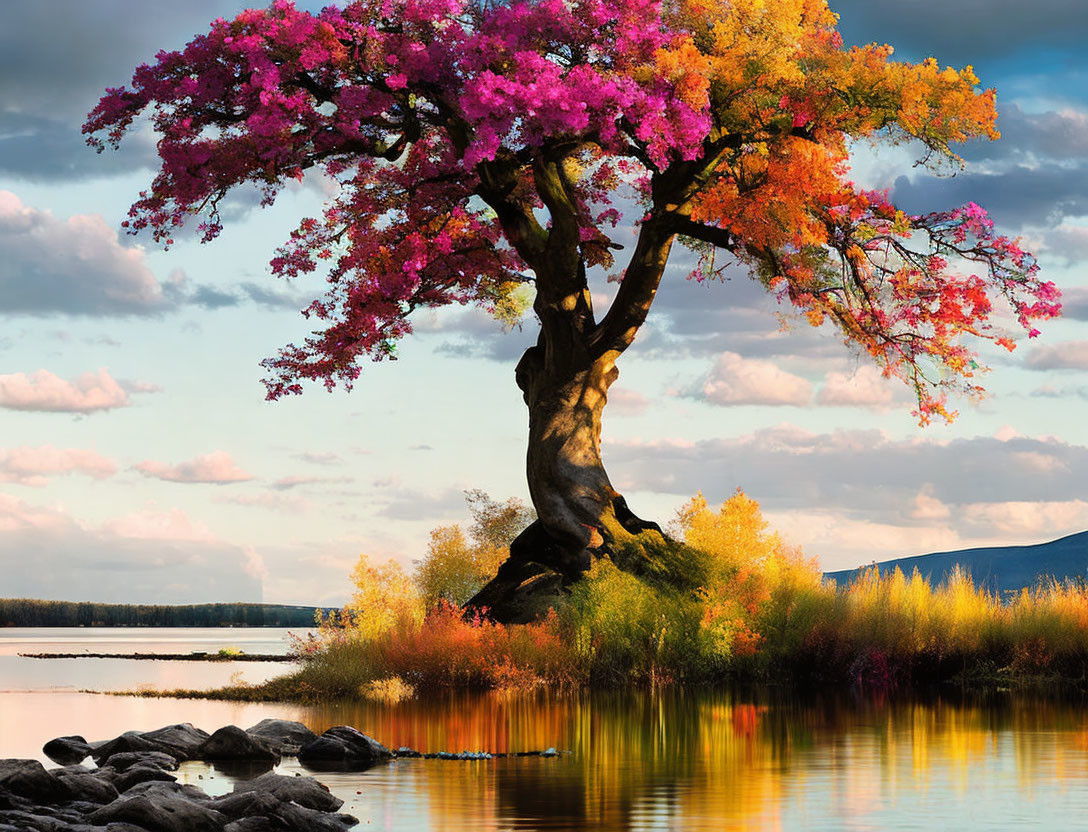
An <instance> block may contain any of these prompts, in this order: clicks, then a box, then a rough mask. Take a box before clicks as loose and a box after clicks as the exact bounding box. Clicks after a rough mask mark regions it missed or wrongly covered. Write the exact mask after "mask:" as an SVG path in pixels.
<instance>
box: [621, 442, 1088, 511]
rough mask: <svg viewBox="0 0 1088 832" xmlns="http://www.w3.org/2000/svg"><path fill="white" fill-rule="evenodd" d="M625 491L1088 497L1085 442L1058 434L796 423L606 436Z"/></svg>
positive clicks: (899, 507)
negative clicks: (905, 434)
mask: <svg viewBox="0 0 1088 832" xmlns="http://www.w3.org/2000/svg"><path fill="white" fill-rule="evenodd" d="M604 454H605V458H606V461H607V464H608V466H609V471H610V472H611V474H612V479H613V481H614V482H616V483H617V487H618V488H620V490H627V491H630V490H634V489H638V490H642V491H657V492H662V493H667V494H676V495H682V496H690V495H692V494H695V493H696V492H697V491H700V490H701V491H703V492H704V493H705V494H707V495H708V497H710V496H711V495H722V496H723V497H724V496H725V495H728V494H730V493H731V492H732V491H733V489H735V488H736V487H737V486H741V487H742V488H744V490H745V491H746V492H748V493H749V494H751V495H752V496H753V497H755V498H756V499H759V500H761V501H765V502H766V504H767V505H768V506H769V507H771V508H773V509H775V510H785V509H797V510H815V509H821V510H822V509H833V510H835V511H840V512H846V513H848V514H850V515H851V516H864V517H866V518H867V519H870V520H871V519H884V520H887V519H894V520H897V521H901V520H902V519H904V518H905V517H907V516H908V514H907V512H909V509H908V507H910V506H913V505H914V502H915V498H916V496H917V495H918V493H919V492H920V491H921V490H922V489H923V488H925V487H927V484H928V487H930V488H931V491H930V492H928V495H929V496H931V497H932V498H933V499H935V500H939V501H941V502H942V503H945V504H947V505H962V504H964V503H967V502H1008V501H1027V502H1037V501H1050V500H1054V499H1055V498H1056V497H1059V496H1060V499H1062V500H1076V499H1088V447H1086V446H1083V445H1077V444H1072V443H1068V442H1063V441H1061V440H1058V439H1054V438H1030V437H1013V436H1008V437H1006V438H1005V439H1004V440H1002V439H999V438H997V437H988V436H980V437H974V438H970V439H953V440H946V441H942V440H938V439H930V438H924V439H923V438H912V439H893V438H891V437H890V436H888V435H887V434H885V433H884V432H882V431H879V430H835V431H832V432H830V433H815V432H812V431H809V430H806V429H804V428H801V427H797V426H795V425H789V424H784V425H779V426H776V427H771V428H761V429H758V430H756V431H753V432H752V433H749V434H746V435H744V436H739V437H736V438H732V439H705V440H700V441H698V442H691V441H687V440H676V439H660V440H654V441H641V442H639V441H623V442H606V443H605V445H604Z"/></svg>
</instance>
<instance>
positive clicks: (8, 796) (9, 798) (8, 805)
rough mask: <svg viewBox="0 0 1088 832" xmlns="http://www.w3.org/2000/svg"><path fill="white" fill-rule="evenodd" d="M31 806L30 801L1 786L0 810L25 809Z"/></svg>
mask: <svg viewBox="0 0 1088 832" xmlns="http://www.w3.org/2000/svg"><path fill="white" fill-rule="evenodd" d="M30 805H31V803H30V801H29V800H27V799H26V798H25V797H19V796H18V795H17V794H13V793H12V792H11V791H10V790H9V789H7V788H5V787H4V786H0V809H25V808H26V807H27V806H30Z"/></svg>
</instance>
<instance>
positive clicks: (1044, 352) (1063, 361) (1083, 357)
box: [1024, 341, 1088, 370]
mask: <svg viewBox="0 0 1088 832" xmlns="http://www.w3.org/2000/svg"><path fill="white" fill-rule="evenodd" d="M1024 366H1025V367H1027V368H1028V369H1031V370H1088V341H1063V342H1062V343H1060V344H1047V345H1046V346H1041V347H1036V348H1035V349H1033V350H1032V351H1031V353H1030V354H1029V355H1028V357H1027V359H1026V360H1025V361H1024Z"/></svg>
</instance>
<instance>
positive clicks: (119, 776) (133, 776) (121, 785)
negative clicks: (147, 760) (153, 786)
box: [110, 766, 177, 794]
mask: <svg viewBox="0 0 1088 832" xmlns="http://www.w3.org/2000/svg"><path fill="white" fill-rule="evenodd" d="M176 779H177V778H175V777H174V775H173V774H171V773H170V772H168V771H163V770H162V769H160V768H156V767H154V766H129V767H128V768H127V769H125V770H124V771H119V772H118V773H115V774H113V775H112V777H111V778H110V781H111V782H112V783H113V786H114V788H116V790H118V791H119V792H120V793H121V794H124V793H126V792H127V791H128V790H131V788H132V787H133V786H134V785H139V784H141V783H152V782H165V783H173V782H174V781H175V780H176Z"/></svg>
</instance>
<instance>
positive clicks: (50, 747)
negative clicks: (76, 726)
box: [42, 735, 91, 766]
mask: <svg viewBox="0 0 1088 832" xmlns="http://www.w3.org/2000/svg"><path fill="white" fill-rule="evenodd" d="M42 751H43V752H44V753H45V755H46V756H47V757H48V758H49V759H50V760H52V761H53V762H55V763H60V764H61V765H62V766H64V765H68V764H70V763H78V762H80V761H81V760H85V759H87V757H89V756H90V754H91V746H90V743H88V742H87V740H85V739H83V737H80V736H78V735H77V736H71V737H57V738H56V739H52V740H50V741H49V742H47V743H46V744H45V745H43V746H42Z"/></svg>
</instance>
